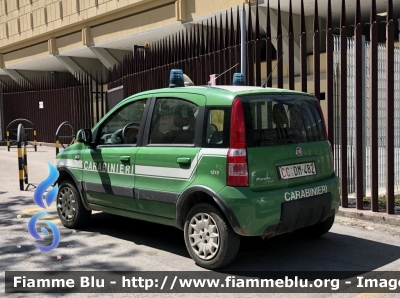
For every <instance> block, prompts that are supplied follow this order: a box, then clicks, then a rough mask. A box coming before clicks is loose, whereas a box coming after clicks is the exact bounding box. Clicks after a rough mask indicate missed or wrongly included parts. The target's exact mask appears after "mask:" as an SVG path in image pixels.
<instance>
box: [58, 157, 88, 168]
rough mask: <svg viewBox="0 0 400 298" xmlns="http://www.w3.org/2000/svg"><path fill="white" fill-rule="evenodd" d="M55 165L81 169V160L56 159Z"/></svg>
mask: <svg viewBox="0 0 400 298" xmlns="http://www.w3.org/2000/svg"><path fill="white" fill-rule="evenodd" d="M56 165H57V166H65V167H71V168H80V169H82V160H73V159H56Z"/></svg>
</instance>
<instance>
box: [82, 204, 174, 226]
mask: <svg viewBox="0 0 400 298" xmlns="http://www.w3.org/2000/svg"><path fill="white" fill-rule="evenodd" d="M89 207H90V208H92V209H93V210H98V211H104V212H107V213H110V214H115V215H119V216H124V217H129V218H134V219H139V220H144V221H150V222H154V223H158V224H162V225H166V226H175V224H176V222H175V219H171V218H165V217H160V216H154V215H150V214H145V213H139V212H133V211H127V210H121V209H115V208H112V207H107V206H100V205H95V204H89ZM143 224H145V223H143ZM132 229H133V231H134V229H135V227H132Z"/></svg>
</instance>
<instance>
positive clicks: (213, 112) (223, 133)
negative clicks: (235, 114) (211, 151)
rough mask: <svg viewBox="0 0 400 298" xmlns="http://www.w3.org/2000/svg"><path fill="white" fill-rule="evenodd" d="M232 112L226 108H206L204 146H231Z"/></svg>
mask: <svg viewBox="0 0 400 298" xmlns="http://www.w3.org/2000/svg"><path fill="white" fill-rule="evenodd" d="M229 121H230V113H229V112H228V110H227V109H226V108H225V109H224V108H211V109H208V110H206V118H205V124H204V131H205V134H204V136H203V146H204V147H208V148H227V147H229V145H228V142H229V129H230V126H229Z"/></svg>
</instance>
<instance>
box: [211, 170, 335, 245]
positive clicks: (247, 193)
mask: <svg viewBox="0 0 400 298" xmlns="http://www.w3.org/2000/svg"><path fill="white" fill-rule="evenodd" d="M219 195H220V196H221V197H222V198H223V199H224V201H225V203H226V205H227V207H229V209H230V210H231V211H232V213H233V215H234V216H235V217H236V219H237V222H238V225H236V226H234V227H233V228H234V230H235V232H236V233H238V234H240V235H243V236H266V237H272V236H275V235H278V234H282V233H286V232H289V231H293V230H296V229H299V228H302V227H305V226H309V225H313V224H316V223H318V222H321V221H324V220H325V219H326V218H328V217H329V216H331V215H333V214H335V213H336V212H337V211H338V209H339V202H340V196H339V180H338V178H337V177H336V175H332V176H331V177H330V178H328V179H325V180H321V181H318V182H315V183H310V184H304V185H300V186H297V187H290V188H283V189H277V190H270V191H263V192H254V191H251V190H250V188H248V187H238V188H235V187H225V188H223V189H222V190H221V191H220V192H219Z"/></svg>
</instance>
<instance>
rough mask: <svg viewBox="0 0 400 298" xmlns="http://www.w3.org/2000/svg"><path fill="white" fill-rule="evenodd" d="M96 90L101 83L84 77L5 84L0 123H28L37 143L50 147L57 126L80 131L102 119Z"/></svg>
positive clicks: (101, 94)
mask: <svg viewBox="0 0 400 298" xmlns="http://www.w3.org/2000/svg"><path fill="white" fill-rule="evenodd" d="M100 86H101V81H100V82H98V83H97V80H96V78H94V79H93V78H91V76H90V75H88V74H78V75H77V76H76V77H74V76H72V75H66V76H63V77H62V78H59V79H57V80H55V79H52V78H43V79H32V80H31V81H30V82H21V83H16V82H11V83H8V84H7V85H5V86H3V87H2V96H3V108H4V111H6V112H5V113H4V123H5V124H6V125H7V123H10V122H11V121H12V120H14V119H16V118H26V119H29V120H31V121H32V122H34V123H35V124H36V129H37V139H38V140H39V141H40V142H48V143H54V142H55V133H56V130H57V127H58V126H59V124H60V123H61V122H63V121H69V122H70V123H71V124H72V125H73V126H74V127H76V128H84V127H92V126H93V125H94V124H95V123H96V122H97V120H98V119H100V118H101V117H103V115H104V113H105V108H104V107H105V98H106V97H105V93H104V92H103V91H102V90H103V89H102V88H100ZM40 103H41V104H40Z"/></svg>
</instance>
